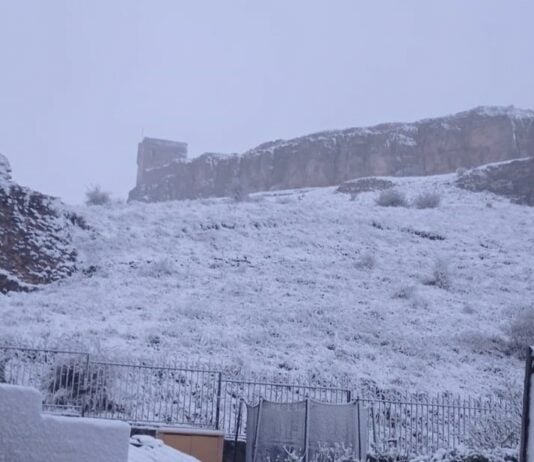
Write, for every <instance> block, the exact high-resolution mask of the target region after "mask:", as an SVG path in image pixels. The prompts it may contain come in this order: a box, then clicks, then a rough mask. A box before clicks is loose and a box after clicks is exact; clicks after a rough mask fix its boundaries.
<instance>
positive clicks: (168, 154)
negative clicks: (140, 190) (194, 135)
mask: <svg viewBox="0 0 534 462" xmlns="http://www.w3.org/2000/svg"><path fill="white" fill-rule="evenodd" d="M185 160H187V143H183V142H181V141H168V140H161V139H158V138H146V137H145V138H143V141H141V142H140V143H139V144H138V146H137V185H138V186H139V185H141V184H143V183H144V181H145V175H146V173H147V172H148V171H150V170H153V169H156V168H160V167H163V166H165V165H168V164H170V163H172V162H175V161H185Z"/></svg>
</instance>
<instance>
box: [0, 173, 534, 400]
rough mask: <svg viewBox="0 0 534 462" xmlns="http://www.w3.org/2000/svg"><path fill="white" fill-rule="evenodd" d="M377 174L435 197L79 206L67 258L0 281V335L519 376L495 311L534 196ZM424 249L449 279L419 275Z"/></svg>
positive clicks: (210, 357) (387, 370)
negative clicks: (16, 289)
mask: <svg viewBox="0 0 534 462" xmlns="http://www.w3.org/2000/svg"><path fill="white" fill-rule="evenodd" d="M391 180H392V181H394V182H395V183H397V184H398V185H399V188H400V190H402V191H404V192H406V194H407V196H408V198H413V197H415V196H416V195H417V194H418V193H419V192H420V191H434V190H437V191H439V192H440V194H441V195H442V203H441V205H440V206H439V207H438V208H434V209H417V208H413V207H411V208H402V207H400V208H394V207H379V206H377V205H376V204H375V199H376V196H377V193H375V192H369V193H363V194H360V195H359V196H358V197H357V198H356V199H355V200H353V201H351V200H350V199H349V196H348V195H345V194H341V193H336V192H335V189H334V188H322V189H312V190H298V191H286V192H276V193H264V194H257V195H255V196H253V197H252V199H251V200H250V201H248V202H240V203H236V202H232V201H230V200H229V199H209V200H197V201H183V202H165V203H158V204H142V203H131V204H115V205H112V206H109V207H105V206H104V207H90V208H85V207H83V208H79V209H77V210H76V212H77V213H79V214H81V215H83V216H85V218H86V220H87V223H88V225H89V226H91V227H92V231H90V232H86V231H82V230H77V231H76V232H77V235H76V236H75V246H76V248H77V249H78V251H79V255H80V257H79V258H80V262H81V265H80V266H81V268H83V272H82V271H79V272H78V273H77V274H75V275H74V276H72V277H70V278H68V279H66V280H62V281H58V282H55V283H53V284H51V285H49V286H46V287H42V288H41V289H40V290H39V291H37V292H33V293H10V294H8V295H6V296H1V297H0V317H1V319H2V323H0V336H1V337H2V338H3V339H7V340H14V341H21V340H25V341H35V340H43V339H47V340H48V341H49V342H51V343H57V342H58V340H60V337H61V339H63V340H66V341H68V342H69V343H70V344H72V343H74V342H79V343H81V344H84V345H87V346H89V347H92V348H93V347H95V345H98V348H100V349H101V350H102V351H103V352H105V353H109V352H113V353H117V352H118V354H128V355H143V356H147V355H149V356H154V357H155V359H154V361H157V360H160V359H162V358H165V357H168V356H169V355H176V356H178V357H183V358H191V357H193V358H194V359H197V360H201V361H204V362H205V361H211V362H214V363H223V364H225V365H226V366H228V368H229V369H232V370H239V371H242V372H247V371H255V372H258V373H266V374H274V373H277V372H283V373H288V374H290V375H291V374H295V375H305V376H307V377H314V378H315V379H316V380H318V379H323V378H324V379H328V380H329V379H331V378H332V377H337V378H341V377H344V376H346V377H349V378H350V379H351V380H352V381H359V380H365V381H375V382H376V383H377V384H378V385H381V386H394V387H402V388H407V389H410V390H412V391H419V390H420V391H436V390H441V391H443V390H450V391H453V392H466V393H467V392H470V393H476V394H481V393H484V392H489V391H492V390H494V389H496V388H500V387H502V386H505V385H506V383H509V382H510V381H513V380H519V379H520V377H521V373H522V364H521V362H520V361H519V360H518V359H514V358H513V357H510V356H509V355H507V354H506V351H505V350H506V348H505V341H506V338H507V337H506V335H507V334H506V326H507V325H508V323H509V321H510V320H511V319H512V318H513V317H514V313H515V312H517V310H519V309H520V308H521V307H525V306H530V304H531V303H532V300H534V264H533V262H534V209H533V208H530V207H524V206H519V205H515V204H511V203H510V202H509V201H508V200H507V199H503V198H499V197H497V196H494V195H492V194H490V193H472V192H468V191H464V190H461V189H458V188H456V187H455V186H454V185H453V183H454V180H455V176H454V175H447V176H440V177H426V178H403V179H399V178H395V179H391ZM437 262H440V263H437ZM436 265H438V269H441V270H443V271H444V272H445V273H446V274H445V276H446V277H447V276H448V281H449V282H450V287H449V288H442V287H439V284H432V280H433V279H434V278H435V274H434V271H435V269H436ZM444 267H448V269H443V268H444ZM434 282H435V281H434Z"/></svg>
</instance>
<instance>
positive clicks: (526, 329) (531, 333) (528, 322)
mask: <svg viewBox="0 0 534 462" xmlns="http://www.w3.org/2000/svg"><path fill="white" fill-rule="evenodd" d="M506 331H507V334H508V337H509V339H508V349H509V352H510V353H511V354H514V355H517V356H518V357H519V358H521V359H525V352H526V349H527V347H528V346H529V345H533V344H534V305H532V306H530V307H525V308H522V309H520V310H519V311H518V312H517V313H516V315H515V316H514V318H513V319H512V321H511V322H510V323H509V324H508V326H507V328H506Z"/></svg>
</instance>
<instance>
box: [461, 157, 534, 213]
mask: <svg viewBox="0 0 534 462" xmlns="http://www.w3.org/2000/svg"><path fill="white" fill-rule="evenodd" d="M457 184H458V186H460V187H461V188H465V189H468V190H470V191H490V192H492V193H495V194H499V195H501V196H505V197H508V198H510V199H511V200H512V201H513V202H516V203H518V204H525V205H530V206H534V157H529V158H526V159H517V160H513V161H509V162H501V163H498V164H493V165H485V166H483V167H480V168H476V169H473V170H470V171H468V172H466V173H465V174H463V175H462V176H461V177H460V178H458V180H457Z"/></svg>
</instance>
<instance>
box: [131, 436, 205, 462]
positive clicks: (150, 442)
mask: <svg viewBox="0 0 534 462" xmlns="http://www.w3.org/2000/svg"><path fill="white" fill-rule="evenodd" d="M128 462H198V459H195V458H194V457H192V456H190V455H188V454H184V453H183V452H180V451H177V450H176V449H173V448H171V447H169V446H167V445H165V444H164V443H163V441H161V440H158V439H155V438H152V437H151V436H147V435H136V436H133V437H132V438H130V449H129V451H128Z"/></svg>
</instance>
